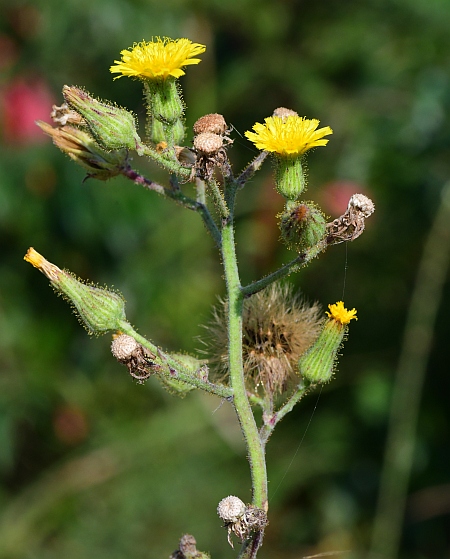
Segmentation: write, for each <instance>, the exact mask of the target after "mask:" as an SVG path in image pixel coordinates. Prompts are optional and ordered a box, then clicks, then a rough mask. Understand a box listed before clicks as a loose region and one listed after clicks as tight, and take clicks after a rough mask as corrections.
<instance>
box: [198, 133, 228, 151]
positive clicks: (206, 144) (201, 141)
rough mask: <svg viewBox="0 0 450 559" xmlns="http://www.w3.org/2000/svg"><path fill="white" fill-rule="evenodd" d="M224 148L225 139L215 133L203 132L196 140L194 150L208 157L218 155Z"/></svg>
mask: <svg viewBox="0 0 450 559" xmlns="http://www.w3.org/2000/svg"><path fill="white" fill-rule="evenodd" d="M222 147H223V138H222V136H219V135H218V134H214V133H213V132H202V133H201V134H197V136H195V138H194V148H195V149H196V150H197V151H199V152H201V153H204V154H206V155H214V154H216V153H217V152H218V151H219V149H220V148H222Z"/></svg>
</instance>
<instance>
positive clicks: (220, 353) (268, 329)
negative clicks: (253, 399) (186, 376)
mask: <svg viewBox="0 0 450 559" xmlns="http://www.w3.org/2000/svg"><path fill="white" fill-rule="evenodd" d="M227 312H228V311H227V305H226V303H224V302H223V301H222V302H221V303H220V304H219V305H218V306H217V307H216V308H215V309H214V311H213V318H212V320H211V322H210V323H209V324H208V325H207V329H208V331H209V334H210V336H209V337H208V338H207V339H206V341H205V344H206V346H207V349H206V353H208V355H209V356H210V366H211V369H212V370H213V371H215V372H216V375H217V376H218V377H219V379H220V380H223V379H224V378H226V377H227V376H228V355H227V353H226V351H225V349H224V348H226V347H227V328H226V325H227ZM321 327H322V319H321V317H320V308H319V306H318V305H317V304H313V305H308V304H307V303H306V302H305V301H304V300H302V298H301V297H299V296H298V295H294V294H293V292H292V287H291V286H290V285H289V284H286V285H281V284H278V283H276V284H272V285H271V286H269V287H268V288H266V289H264V290H263V291H260V292H259V293H256V294H255V295H253V296H252V297H250V298H249V299H247V300H246V301H245V303H244V312H243V359H244V375H245V378H246V385H247V388H248V390H249V391H251V392H253V393H255V392H256V391H258V389H259V388H260V387H261V388H262V389H263V390H264V391H265V392H266V393H268V394H271V395H273V394H275V393H283V392H284V391H286V390H287V389H288V387H289V384H290V382H289V381H290V380H294V379H296V371H297V370H298V368H297V363H298V359H299V357H300V356H301V355H303V353H305V351H306V350H307V349H308V348H309V347H310V346H311V345H312V344H313V343H314V341H315V340H316V338H317V336H318V335H319V332H320V330H321Z"/></svg>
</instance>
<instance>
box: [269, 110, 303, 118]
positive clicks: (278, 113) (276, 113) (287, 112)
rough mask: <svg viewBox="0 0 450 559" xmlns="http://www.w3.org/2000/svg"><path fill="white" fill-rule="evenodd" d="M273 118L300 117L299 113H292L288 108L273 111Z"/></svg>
mask: <svg viewBox="0 0 450 559" xmlns="http://www.w3.org/2000/svg"><path fill="white" fill-rule="evenodd" d="M273 116H278V117H280V118H286V117H287V116H298V113H296V112H295V111H292V110H291V109H286V107H278V109H275V110H274V111H273Z"/></svg>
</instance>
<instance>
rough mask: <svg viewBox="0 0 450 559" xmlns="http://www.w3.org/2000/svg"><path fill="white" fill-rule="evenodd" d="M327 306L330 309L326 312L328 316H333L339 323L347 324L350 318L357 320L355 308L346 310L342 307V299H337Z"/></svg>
mask: <svg viewBox="0 0 450 559" xmlns="http://www.w3.org/2000/svg"><path fill="white" fill-rule="evenodd" d="M328 308H329V309H330V312H327V313H326V314H327V315H328V316H329V317H330V318H333V319H334V320H335V321H336V322H340V323H341V324H348V323H349V322H350V320H352V318H354V319H355V320H358V317H357V316H356V309H352V310H351V311H348V310H347V309H346V308H345V307H344V302H343V301H338V302H337V303H335V304H334V305H328Z"/></svg>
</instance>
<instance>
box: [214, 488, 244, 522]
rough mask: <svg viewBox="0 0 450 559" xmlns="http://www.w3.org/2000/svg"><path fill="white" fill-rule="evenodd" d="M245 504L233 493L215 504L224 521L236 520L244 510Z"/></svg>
mask: <svg viewBox="0 0 450 559" xmlns="http://www.w3.org/2000/svg"><path fill="white" fill-rule="evenodd" d="M245 508H246V507H245V504H244V503H243V502H242V501H241V500H240V499H239V497H235V496H234V495H229V496H228V497H225V498H224V499H222V500H221V501H220V503H219V504H218V505H217V514H218V515H219V517H220V518H221V519H222V520H223V521H224V522H227V523H228V522H236V521H237V520H239V519H240V518H242V516H243V515H244V512H245Z"/></svg>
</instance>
